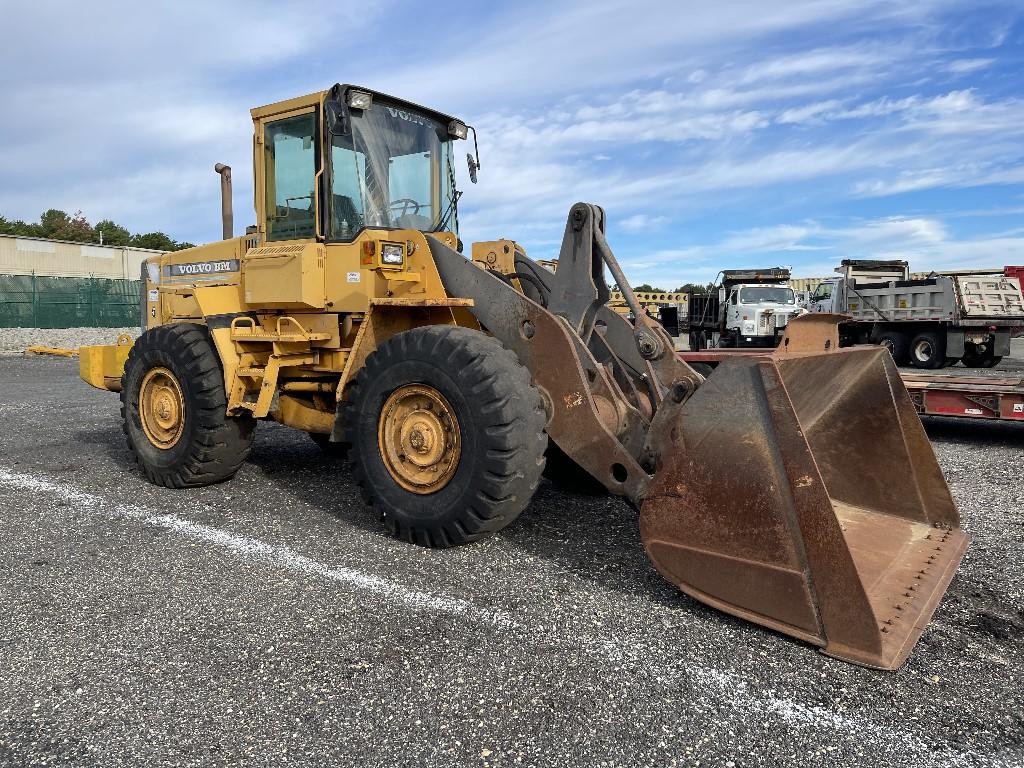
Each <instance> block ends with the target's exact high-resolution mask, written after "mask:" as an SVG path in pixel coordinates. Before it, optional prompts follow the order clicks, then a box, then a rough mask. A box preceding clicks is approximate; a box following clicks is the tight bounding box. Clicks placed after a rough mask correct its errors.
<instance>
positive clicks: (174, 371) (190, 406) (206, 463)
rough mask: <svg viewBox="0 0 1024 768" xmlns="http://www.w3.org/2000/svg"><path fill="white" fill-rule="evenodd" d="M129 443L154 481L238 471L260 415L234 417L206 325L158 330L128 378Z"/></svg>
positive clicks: (185, 482) (124, 401) (203, 481)
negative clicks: (228, 409)
mask: <svg viewBox="0 0 1024 768" xmlns="http://www.w3.org/2000/svg"><path fill="white" fill-rule="evenodd" d="M121 419H122V423H123V428H124V433H125V437H126V438H127V440H128V448H129V449H130V450H131V452H132V455H133V456H134V458H135V460H136V461H137V462H138V464H139V468H140V469H141V470H142V473H143V474H144V475H145V476H146V479H148V480H149V481H150V482H151V483H154V484H156V485H162V486H165V487H167V488H186V487H195V486H202V485H211V484H212V483H219V482H221V481H223V480H227V479H229V478H231V477H233V476H234V474H235V473H236V472H237V471H238V469H239V467H241V466H242V463H243V462H244V461H245V459H246V457H247V456H248V455H249V448H250V446H251V445H252V438H253V432H254V430H255V427H256V422H255V420H254V419H252V418H249V417H244V416H243V417H231V416H228V415H227V398H226V395H225V392H224V373H223V370H222V369H221V365H220V358H219V357H218V356H217V352H216V350H215V349H214V347H213V343H212V342H211V340H210V334H209V331H207V329H206V328H205V327H204V326H201V325H195V324H193V323H178V324H174V325H162V326H158V327H156V328H152V329H150V330H148V331H146V332H145V333H143V334H142V336H140V337H139V339H138V341H136V342H135V345H134V346H133V347H132V350H131V352H129V354H128V360H127V361H126V362H125V367H124V376H123V377H122V378H121Z"/></svg>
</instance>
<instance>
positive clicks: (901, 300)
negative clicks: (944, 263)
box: [806, 259, 1024, 368]
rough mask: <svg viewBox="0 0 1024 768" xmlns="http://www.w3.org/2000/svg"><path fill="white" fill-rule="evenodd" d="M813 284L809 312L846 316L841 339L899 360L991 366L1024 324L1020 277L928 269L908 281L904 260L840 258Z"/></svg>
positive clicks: (922, 364) (925, 364)
mask: <svg viewBox="0 0 1024 768" xmlns="http://www.w3.org/2000/svg"><path fill="white" fill-rule="evenodd" d="M836 272H837V273H838V275H837V276H836V277H833V278H831V279H829V280H825V281H824V282H822V283H820V284H819V285H818V286H817V287H816V288H815V289H814V292H813V293H812V294H811V296H810V298H809V299H808V301H807V305H806V306H807V309H809V310H810V311H811V312H838V313H842V314H848V315H851V316H852V318H853V319H852V321H850V322H848V323H845V324H844V326H843V334H844V343H849V344H868V343H871V344H881V345H882V346H885V347H887V348H888V349H889V351H890V352H891V353H892V356H893V358H894V359H895V360H896V362H897V364H899V365H906V364H907V363H908V362H909V363H910V364H911V365H913V366H914V367H916V368H941V367H943V366H944V365H952V364H955V363H956V362H959V361H962V362H963V364H964V365H965V366H967V367H969V368H977V367H983V368H990V367H992V366H995V365H997V364H998V363H999V361H1000V360H1001V359H1002V358H1003V356H1004V355H1007V354H1009V352H1010V337H1011V336H1012V335H1014V334H1015V333H1017V332H1019V331H1021V330H1022V329H1024V296H1022V295H1021V288H1020V281H1019V280H1018V279H1017V278H1015V277H1007V276H1006V275H1002V274H998V273H968V272H964V273H946V274H932V275H930V276H928V277H926V278H922V279H913V280H912V279H911V278H910V272H909V269H908V265H907V262H905V261H897V260H868V259H846V260H844V261H843V262H842V264H841V265H840V266H839V267H838V268H837V269H836Z"/></svg>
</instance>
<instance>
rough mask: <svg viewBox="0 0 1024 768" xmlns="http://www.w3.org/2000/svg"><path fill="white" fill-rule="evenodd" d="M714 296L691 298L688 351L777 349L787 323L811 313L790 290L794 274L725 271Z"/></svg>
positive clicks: (778, 269) (780, 269)
mask: <svg viewBox="0 0 1024 768" xmlns="http://www.w3.org/2000/svg"><path fill="white" fill-rule="evenodd" d="M721 274H722V281H721V283H720V284H719V287H718V291H717V292H716V293H706V294H705V293H693V292H691V293H690V294H689V295H688V300H687V305H688V321H689V322H688V324H687V330H688V331H689V338H690V349H694V350H699V349H708V348H710V347H774V346H777V345H778V343H779V339H780V338H781V336H782V332H783V331H785V329H786V325H787V324H788V323H789V321H790V320H791V319H792V318H794V317H797V316H799V315H802V314H804V313H805V312H806V311H807V310H806V309H804V308H802V307H800V306H799V305H798V304H797V300H796V292H795V291H794V290H793V289H792V288H790V287H789V286H788V285H786V282H787V281H788V280H789V278H790V272H789V270H788V269H786V268H784V267H773V268H771V269H726V270H723V271H722V273H721Z"/></svg>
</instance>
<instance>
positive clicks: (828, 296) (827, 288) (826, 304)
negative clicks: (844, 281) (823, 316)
mask: <svg viewBox="0 0 1024 768" xmlns="http://www.w3.org/2000/svg"><path fill="white" fill-rule="evenodd" d="M834 293H835V283H819V284H818V287H817V288H815V289H814V293H812V294H811V298H810V300H809V301H808V307H807V308H808V309H809V310H810V311H811V312H832V307H833V300H834Z"/></svg>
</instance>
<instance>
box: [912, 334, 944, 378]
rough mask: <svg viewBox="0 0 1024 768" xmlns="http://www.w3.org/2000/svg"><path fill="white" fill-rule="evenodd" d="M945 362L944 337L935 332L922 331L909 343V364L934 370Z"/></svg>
mask: <svg viewBox="0 0 1024 768" xmlns="http://www.w3.org/2000/svg"><path fill="white" fill-rule="evenodd" d="M945 362H946V337H945V334H942V333H939V332H937V331H922V332H921V333H919V334H917V336H915V337H914V338H913V340H912V341H911V342H910V364H911V365H913V366H914V367H915V368H924V369H928V370H934V369H935V368H941V367H942V366H943V364H944V363H945Z"/></svg>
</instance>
